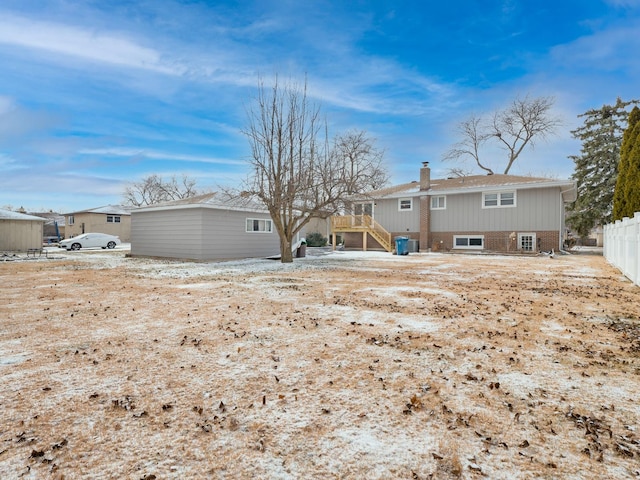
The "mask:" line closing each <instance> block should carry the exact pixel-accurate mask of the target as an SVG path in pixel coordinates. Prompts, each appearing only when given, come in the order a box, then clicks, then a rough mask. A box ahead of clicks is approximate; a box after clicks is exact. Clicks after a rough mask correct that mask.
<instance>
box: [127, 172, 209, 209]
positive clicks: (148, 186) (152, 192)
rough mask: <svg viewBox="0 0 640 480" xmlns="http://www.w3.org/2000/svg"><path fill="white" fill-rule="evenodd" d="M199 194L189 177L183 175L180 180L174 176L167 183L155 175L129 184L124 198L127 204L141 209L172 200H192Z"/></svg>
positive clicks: (193, 181) (194, 182) (194, 183)
mask: <svg viewBox="0 0 640 480" xmlns="http://www.w3.org/2000/svg"><path fill="white" fill-rule="evenodd" d="M198 193H199V192H198V190H196V181H195V179H193V178H190V177H188V176H187V175H182V177H181V178H179V179H178V178H177V177H176V176H175V175H174V176H172V177H171V178H170V179H169V180H167V181H165V180H163V178H162V177H161V176H159V175H155V174H154V175H149V176H148V177H145V178H143V179H142V180H140V181H139V182H131V183H129V184H127V185H126V187H125V189H124V193H123V197H124V202H125V204H127V205H133V206H136V207H141V206H144V205H154V204H156V203H160V202H167V201H170V200H181V199H183V198H190V197H194V196H196V195H197V194H198Z"/></svg>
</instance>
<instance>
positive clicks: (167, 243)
mask: <svg viewBox="0 0 640 480" xmlns="http://www.w3.org/2000/svg"><path fill="white" fill-rule="evenodd" d="M131 215H132V219H131V220H132V221H131V255H132V256H151V257H166V258H179V259H190V260H197V261H207V260H223V259H233V258H251V257H268V256H273V255H277V254H279V253H280V240H279V237H278V234H277V232H275V230H274V231H272V232H247V231H246V230H247V229H246V225H247V219H248V218H251V219H260V220H270V217H269V214H268V213H266V212H264V211H257V210H254V209H244V210H243V209H236V208H224V207H221V206H214V205H208V204H187V205H173V206H166V207H156V208H154V207H148V208H143V209H138V210H134V211H133V212H132V214H131Z"/></svg>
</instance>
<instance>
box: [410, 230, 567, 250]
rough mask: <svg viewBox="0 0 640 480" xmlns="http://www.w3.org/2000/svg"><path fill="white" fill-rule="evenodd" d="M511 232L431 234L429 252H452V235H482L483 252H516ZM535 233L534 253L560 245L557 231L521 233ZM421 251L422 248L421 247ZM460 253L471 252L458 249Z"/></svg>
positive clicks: (516, 240) (555, 248)
mask: <svg viewBox="0 0 640 480" xmlns="http://www.w3.org/2000/svg"><path fill="white" fill-rule="evenodd" d="M512 233H513V232H432V233H431V250H432V251H434V252H438V251H440V252H443V251H444V252H448V251H451V250H453V236H454V235H484V251H490V252H517V251H518V249H517V243H518V237H517V233H518V232H516V237H515V239H513V240H512V236H511V234H512ZM523 233H535V234H536V243H537V246H534V251H538V250H542V251H547V252H548V251H550V250H552V249H554V250H557V249H558V246H559V245H560V235H559V233H558V232H557V231H543V232H523ZM421 249H422V247H421ZM460 251H462V252H465V251H473V250H467V249H460Z"/></svg>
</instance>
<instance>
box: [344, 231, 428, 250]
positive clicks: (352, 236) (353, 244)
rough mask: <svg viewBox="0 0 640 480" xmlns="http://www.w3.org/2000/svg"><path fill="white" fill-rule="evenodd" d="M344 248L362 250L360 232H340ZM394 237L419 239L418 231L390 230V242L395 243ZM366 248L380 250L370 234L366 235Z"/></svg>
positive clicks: (380, 247) (379, 246) (380, 246)
mask: <svg viewBox="0 0 640 480" xmlns="http://www.w3.org/2000/svg"><path fill="white" fill-rule="evenodd" d="M341 235H342V238H343V239H344V248H346V249H353V250H362V233H342V234H341ZM396 237H408V238H410V239H411V240H418V241H420V232H391V243H393V244H394V243H395V238H396ZM367 250H382V251H384V248H382V245H380V244H379V243H378V242H377V241H376V240H375V239H374V238H373V237H372V236H371V235H367Z"/></svg>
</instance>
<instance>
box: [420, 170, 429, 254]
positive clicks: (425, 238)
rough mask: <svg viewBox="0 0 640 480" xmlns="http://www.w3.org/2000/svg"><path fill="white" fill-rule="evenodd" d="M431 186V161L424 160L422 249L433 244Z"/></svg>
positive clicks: (421, 215)
mask: <svg viewBox="0 0 640 480" xmlns="http://www.w3.org/2000/svg"><path fill="white" fill-rule="evenodd" d="M430 188H431V169H430V168H429V162H422V168H421V169H420V191H421V192H424V194H422V195H420V240H419V244H420V251H421V252H428V251H430V248H431V245H430V241H431V212H430V205H429V202H430V197H429V193H428V192H429V189H430Z"/></svg>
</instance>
